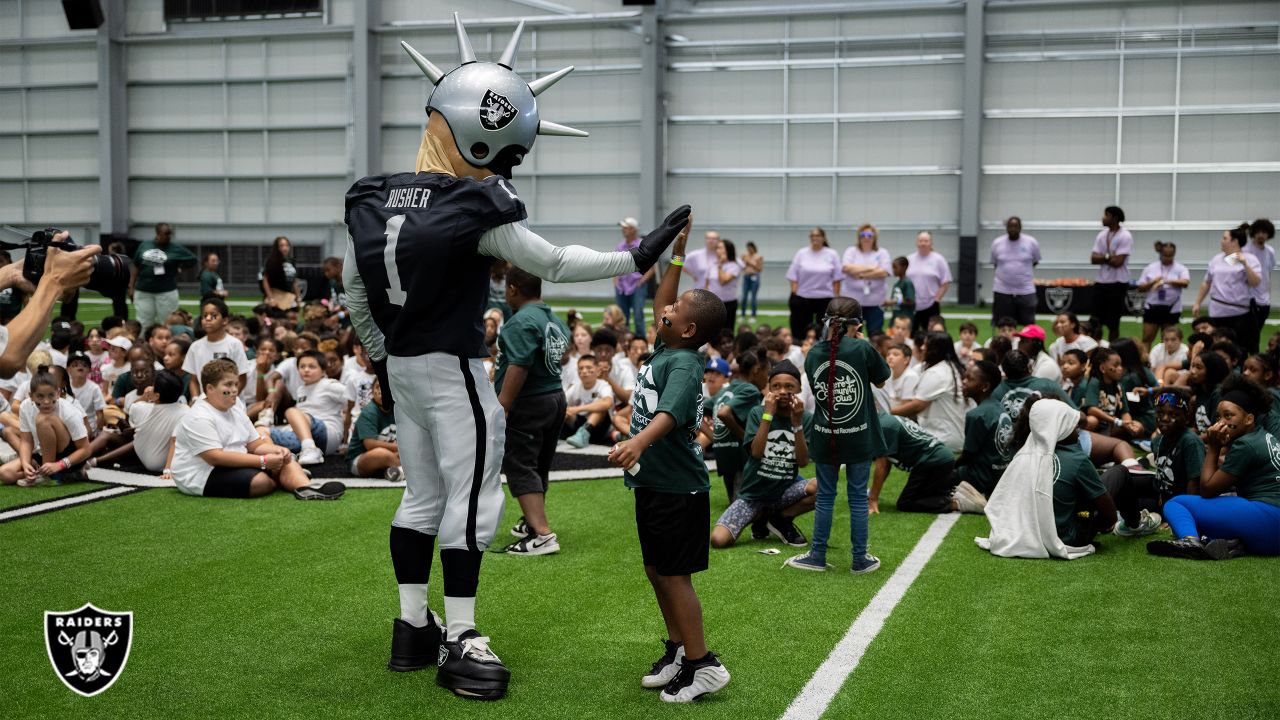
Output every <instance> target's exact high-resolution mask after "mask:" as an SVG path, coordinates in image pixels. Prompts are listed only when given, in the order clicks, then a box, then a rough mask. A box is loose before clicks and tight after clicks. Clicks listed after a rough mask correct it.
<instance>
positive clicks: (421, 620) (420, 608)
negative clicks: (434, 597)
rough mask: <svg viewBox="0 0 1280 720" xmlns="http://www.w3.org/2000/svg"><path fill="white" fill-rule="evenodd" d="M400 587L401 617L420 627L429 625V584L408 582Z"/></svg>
mask: <svg viewBox="0 0 1280 720" xmlns="http://www.w3.org/2000/svg"><path fill="white" fill-rule="evenodd" d="M398 587H399V588H400V619H401V620H403V621H405V622H407V623H409V624H410V625H412V626H414V627H416V628H420V627H426V625H427V584H426V583H422V584H421V585H417V584H406V585H400V586H398Z"/></svg>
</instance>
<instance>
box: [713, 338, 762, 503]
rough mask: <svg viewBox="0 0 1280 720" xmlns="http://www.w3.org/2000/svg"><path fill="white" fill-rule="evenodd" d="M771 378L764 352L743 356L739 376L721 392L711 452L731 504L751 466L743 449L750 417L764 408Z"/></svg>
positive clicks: (740, 358) (756, 349) (739, 359)
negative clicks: (745, 470)
mask: <svg viewBox="0 0 1280 720" xmlns="http://www.w3.org/2000/svg"><path fill="white" fill-rule="evenodd" d="M768 376H769V366H768V358H767V357H765V352H764V348H754V349H752V350H748V351H746V352H744V353H742V354H741V355H739V356H738V372H737V374H736V375H734V377H733V380H731V381H730V382H729V386H728V387H726V388H725V389H724V390H723V391H722V392H721V394H720V399H719V400H718V401H717V403H716V405H715V407H714V411H715V417H714V422H715V425H714V427H715V436H714V442H712V444H711V449H712V452H713V453H714V454H715V459H716V471H717V472H718V473H720V478H721V479H722V480H724V490H725V494H726V495H727V496H728V499H729V502H733V501H734V499H735V498H737V497H738V488H739V487H740V486H741V485H742V469H743V467H744V466H745V465H746V464H747V453H746V450H745V448H744V447H743V446H744V444H745V443H744V440H743V438H744V437H745V435H744V432H745V428H746V424H747V416H748V415H749V414H750V413H751V409H752V408H754V407H757V406H758V405H759V404H760V402H761V397H762V396H761V395H760V389H761V388H763V387H764V386H765V383H766V382H768Z"/></svg>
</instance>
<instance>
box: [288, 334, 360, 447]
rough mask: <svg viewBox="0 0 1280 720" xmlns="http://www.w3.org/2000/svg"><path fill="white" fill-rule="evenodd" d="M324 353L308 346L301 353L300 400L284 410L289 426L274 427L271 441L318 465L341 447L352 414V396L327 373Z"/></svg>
mask: <svg viewBox="0 0 1280 720" xmlns="http://www.w3.org/2000/svg"><path fill="white" fill-rule="evenodd" d="M324 367H325V360H324V354H323V353H321V352H320V351H319V350H308V351H307V352H304V353H302V354H301V355H299V356H298V374H299V375H301V376H302V387H300V388H298V392H297V394H296V395H295V397H296V398H297V400H298V404H297V405H295V406H293V407H291V408H289V409H288V410H286V411H285V413H284V419H285V421H287V422H288V423H289V426H288V427H273V428H271V441H272V442H274V443H275V444H277V445H279V446H281V447H283V448H286V449H288V450H292V451H293V452H296V453H298V462H299V463H301V464H303V465H318V464H320V463H322V462H324V456H325V455H328V454H332V453H335V452H337V451H338V448H339V446H341V445H342V441H343V439H344V438H345V437H346V429H347V424H348V423H349V422H350V418H351V402H352V401H351V397H350V396H349V395H348V393H347V388H346V387H345V386H343V384H342V383H340V382H338V381H337V380H334V379H332V378H330V377H326V376H325V369H324Z"/></svg>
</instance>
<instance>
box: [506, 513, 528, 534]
mask: <svg viewBox="0 0 1280 720" xmlns="http://www.w3.org/2000/svg"><path fill="white" fill-rule="evenodd" d="M531 532H533V528H531V527H529V523H528V522H526V521H525V519H524V516H523V515H521V516H520V522H518V523H516V524H515V525H512V526H511V537H514V538H522V537H525V536H526V535H528V534H529V533H531Z"/></svg>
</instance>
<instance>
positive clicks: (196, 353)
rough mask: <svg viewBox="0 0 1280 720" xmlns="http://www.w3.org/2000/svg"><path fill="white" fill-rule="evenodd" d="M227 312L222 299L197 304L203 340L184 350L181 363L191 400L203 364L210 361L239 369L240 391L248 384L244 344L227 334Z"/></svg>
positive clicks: (248, 366)
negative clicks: (228, 363) (189, 378)
mask: <svg viewBox="0 0 1280 720" xmlns="http://www.w3.org/2000/svg"><path fill="white" fill-rule="evenodd" d="M228 315H230V311H228V310H227V304H226V303H225V302H223V301H222V298H216V297H213V298H205V299H204V301H203V302H201V303H200V326H201V327H202V328H204V337H202V338H200V339H199V340H196V341H195V342H193V343H191V347H190V348H188V349H187V359H186V360H184V361H183V362H182V369H183V371H184V372H187V373H190V374H191V380H190V384H191V393H190V395H191V397H198V396H199V395H200V383H199V381H198V380H197V378H199V377H200V376H201V372H202V370H203V368H204V366H205V365H207V364H208V363H209V362H210V361H212V360H230V361H231V362H233V363H235V364H236V367H237V368H239V370H240V375H241V378H240V388H241V389H243V388H244V386H245V383H247V382H248V379H249V373H251V372H253V363H251V362H249V356H248V355H246V354H245V352H244V343H242V342H240V341H239V340H237V339H236V338H234V337H232V336H231V335H228V334H227V317H228Z"/></svg>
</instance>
